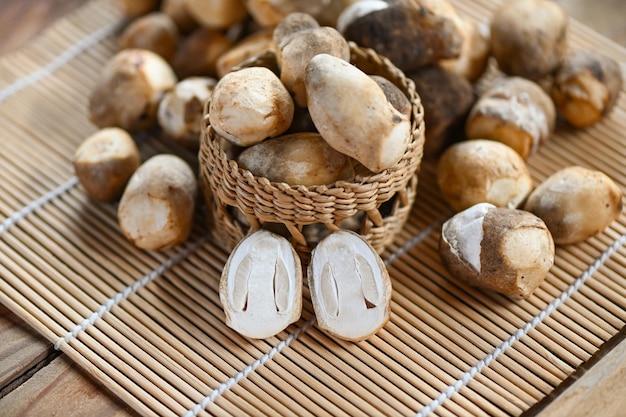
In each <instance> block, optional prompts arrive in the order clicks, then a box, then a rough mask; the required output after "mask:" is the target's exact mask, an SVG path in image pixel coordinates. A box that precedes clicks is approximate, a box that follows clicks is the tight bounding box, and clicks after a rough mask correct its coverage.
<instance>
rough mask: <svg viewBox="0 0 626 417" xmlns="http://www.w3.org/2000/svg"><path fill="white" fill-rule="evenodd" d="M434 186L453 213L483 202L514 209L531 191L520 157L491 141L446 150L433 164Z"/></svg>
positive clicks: (467, 142)
mask: <svg viewBox="0 0 626 417" xmlns="http://www.w3.org/2000/svg"><path fill="white" fill-rule="evenodd" d="M437 184H438V185H439V190H440V191H441V194H442V196H443V198H444V199H445V200H446V202H448V204H449V205H450V206H451V207H452V209H454V210H455V211H462V210H465V209H466V208H468V207H471V206H473V205H474V204H477V203H480V202H487V203H490V204H493V205H495V206H497V207H507V208H517V207H518V206H520V205H521V204H522V203H523V202H524V200H525V199H526V197H527V196H528V194H530V192H531V191H532V189H533V181H532V177H531V176H530V172H529V171H528V168H527V167H526V163H525V162H524V160H523V159H522V157H521V156H520V155H519V154H518V153H517V152H515V151H514V150H513V149H511V148H510V147H509V146H507V145H505V144H503V143H500V142H496V141H492V140H481V139H474V140H466V141H462V142H458V143H455V144H454V145H451V146H450V147H449V148H448V149H446V150H445V151H444V152H443V154H442V155H441V157H440V158H439V161H438V163H437Z"/></svg>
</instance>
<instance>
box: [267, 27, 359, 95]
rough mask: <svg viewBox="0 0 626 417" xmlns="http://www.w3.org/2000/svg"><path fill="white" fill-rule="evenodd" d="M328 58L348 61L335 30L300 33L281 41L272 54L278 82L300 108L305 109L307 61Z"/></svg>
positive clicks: (344, 44) (344, 43)
mask: <svg viewBox="0 0 626 417" xmlns="http://www.w3.org/2000/svg"><path fill="white" fill-rule="evenodd" d="M321 53H324V54H329V55H332V56H336V57H338V58H341V59H343V60H344V61H349V60H350V47H349V46H348V42H347V41H346V40H345V38H344V37H343V36H342V35H341V33H339V32H338V31H337V30H336V29H335V28H332V27H329V26H323V27H317V28H313V29H307V30H300V31H297V32H296V33H293V34H291V35H290V36H289V37H288V38H287V39H284V38H283V39H281V40H280V41H279V44H278V49H277V50H276V60H277V63H278V67H279V68H280V80H281V81H282V83H283V84H284V85H285V86H286V87H287V89H288V90H289V91H291V93H292V95H293V98H294V102H295V103H296V104H297V105H299V106H300V107H305V106H306V105H307V98H306V89H305V87H304V72H305V68H306V66H307V65H308V64H309V61H310V60H311V58H313V57H314V56H315V55H318V54H321Z"/></svg>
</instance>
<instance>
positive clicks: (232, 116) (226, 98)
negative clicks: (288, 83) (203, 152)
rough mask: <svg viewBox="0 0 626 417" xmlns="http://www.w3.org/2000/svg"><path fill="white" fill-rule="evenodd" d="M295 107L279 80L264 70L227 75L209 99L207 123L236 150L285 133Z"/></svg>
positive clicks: (243, 70)
mask: <svg viewBox="0 0 626 417" xmlns="http://www.w3.org/2000/svg"><path fill="white" fill-rule="evenodd" d="M293 114H294V104H293V100H292V99H291V96H290V95H289V92H288V91H287V89H286V88H285V86H284V85H283V84H282V83H281V82H280V79H279V78H278V77H277V76H276V75H275V74H274V73H273V72H272V71H270V70H269V69H267V68H264V67H249V68H243V69H241V70H239V71H234V72H230V73H228V74H226V75H225V76H224V77H223V78H221V79H220V80H219V81H218V83H217V85H216V86H215V88H214V89H213V94H212V97H211V103H210V105H209V120H210V122H211V126H212V127H213V128H214V129H215V131H216V132H217V133H219V134H220V135H221V136H223V137H225V138H226V139H228V140H230V141H232V142H233V143H234V144H236V145H238V146H251V145H254V144H255V143H259V142H261V141H263V140H265V139H267V138H270V137H275V136H278V135H280V134H281V133H283V132H285V131H286V130H287V129H288V128H289V125H290V124H291V121H292V119H293Z"/></svg>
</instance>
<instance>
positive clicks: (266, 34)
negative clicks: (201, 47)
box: [215, 29, 274, 78]
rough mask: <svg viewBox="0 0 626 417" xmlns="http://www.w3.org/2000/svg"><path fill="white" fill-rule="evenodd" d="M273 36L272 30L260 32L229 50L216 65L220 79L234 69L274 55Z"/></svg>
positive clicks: (254, 33)
mask: <svg viewBox="0 0 626 417" xmlns="http://www.w3.org/2000/svg"><path fill="white" fill-rule="evenodd" d="M272 36H273V30H271V29H263V30H259V31H256V32H253V33H251V34H250V35H248V36H246V37H244V38H243V39H241V40H239V41H238V42H237V43H235V44H234V45H232V46H231V47H230V48H228V49H227V50H226V51H225V52H224V53H223V54H222V55H220V56H219V58H217V61H216V63H215V69H216V72H217V76H218V78H222V77H223V76H224V75H226V74H227V73H228V72H229V71H231V70H232V69H233V68H234V67H237V66H240V65H245V64H246V63H247V62H249V61H251V60H254V59H260V58H262V57H263V55H265V54H270V53H274V49H273V45H274V44H273V40H272Z"/></svg>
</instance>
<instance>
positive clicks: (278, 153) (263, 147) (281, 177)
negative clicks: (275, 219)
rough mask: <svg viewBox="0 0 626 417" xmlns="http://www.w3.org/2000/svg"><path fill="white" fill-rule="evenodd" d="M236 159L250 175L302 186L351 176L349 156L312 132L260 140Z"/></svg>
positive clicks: (320, 183) (352, 174)
mask: <svg viewBox="0 0 626 417" xmlns="http://www.w3.org/2000/svg"><path fill="white" fill-rule="evenodd" d="M237 162H238V163H239V165H240V166H241V167H242V168H245V169H247V170H249V171H251V172H252V173H253V174H254V175H257V176H262V177H266V178H268V179H269V180H270V181H274V182H285V183H287V184H291V185H304V186H306V187H310V186H314V185H324V184H332V183H334V182H336V181H338V180H349V179H351V178H352V177H353V176H354V170H353V168H352V163H351V160H350V158H349V157H348V156H346V155H344V154H342V153H339V152H337V151H336V150H334V149H333V148H331V147H330V146H329V145H328V143H326V142H325V141H324V139H322V137H321V136H320V135H319V134H317V133H312V132H302V133H293V134H290V135H284V136H279V137H277V138H274V139H269V140H266V141H263V142H261V143H259V144H256V145H254V146H251V147H249V148H247V149H245V150H244V151H243V152H242V153H241V154H240V155H239V157H238V158H237Z"/></svg>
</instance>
